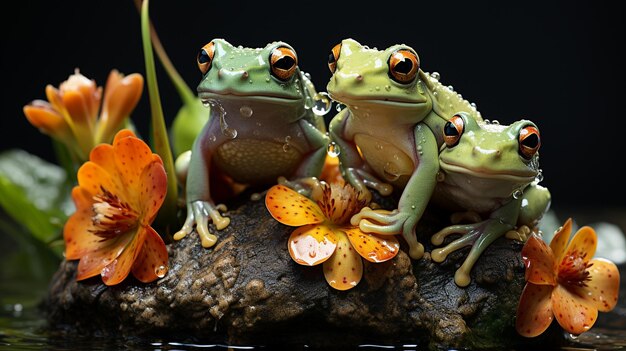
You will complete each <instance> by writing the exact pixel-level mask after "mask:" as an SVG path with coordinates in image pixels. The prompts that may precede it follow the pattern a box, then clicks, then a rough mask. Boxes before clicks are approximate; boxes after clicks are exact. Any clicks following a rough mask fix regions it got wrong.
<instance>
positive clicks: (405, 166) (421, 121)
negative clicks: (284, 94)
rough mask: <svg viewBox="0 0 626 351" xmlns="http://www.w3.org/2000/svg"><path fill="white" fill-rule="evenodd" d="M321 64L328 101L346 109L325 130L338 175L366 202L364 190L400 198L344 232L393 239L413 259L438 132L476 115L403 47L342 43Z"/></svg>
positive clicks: (418, 250) (432, 180)
mask: <svg viewBox="0 0 626 351" xmlns="http://www.w3.org/2000/svg"><path fill="white" fill-rule="evenodd" d="M328 63H329V68H330V70H331V72H332V73H333V75H332V77H331V79H330V81H329V83H328V85H327V90H328V93H329V94H330V96H331V97H332V98H333V100H335V101H338V102H340V103H342V104H344V105H346V106H347V108H345V109H343V110H342V111H340V112H339V113H338V114H337V115H336V116H335V117H334V118H333V119H332V121H331V122H330V125H329V132H330V136H331V140H332V142H334V143H335V145H336V146H337V147H338V150H339V161H340V168H341V172H342V175H343V176H344V177H345V178H346V179H347V181H348V182H349V183H350V184H352V185H353V186H354V187H355V188H357V190H359V191H361V193H362V194H363V196H365V197H366V198H371V193H370V191H369V190H368V188H374V189H376V190H377V191H378V192H379V193H381V194H382V195H389V194H390V193H391V192H392V191H393V190H394V189H397V190H396V191H401V192H402V194H401V196H400V200H399V203H398V208H397V210H396V211H383V210H373V209H370V208H364V209H363V210H362V212H361V213H359V214H357V215H356V216H354V217H353V221H352V224H353V225H359V227H360V228H361V230H363V231H365V232H371V233H378V234H388V235H394V234H400V233H401V234H402V235H403V237H404V239H405V240H406V242H407V243H408V245H409V254H410V256H411V257H412V258H415V259H418V258H420V257H422V255H423V253H424V247H423V245H422V244H421V243H419V242H418V241H417V238H416V235H415V226H416V224H417V222H418V221H419V219H420V218H421V216H422V214H423V211H424V209H425V208H426V205H427V204H428V202H429V201H430V198H431V195H432V193H433V190H434V188H435V184H436V176H437V172H438V171H439V160H438V155H439V146H440V145H442V144H443V143H444V140H443V136H442V134H441V130H442V129H443V126H444V124H445V123H446V122H447V120H448V119H449V118H450V117H451V116H453V115H454V114H455V113H456V112H459V111H464V112H467V113H468V114H469V115H471V116H472V118H474V119H476V120H482V118H481V116H480V113H479V112H478V111H477V110H476V108H475V106H473V105H472V104H470V103H469V102H468V101H467V100H464V99H463V98H462V97H461V95H459V94H458V93H456V92H454V91H453V90H452V89H450V88H448V87H445V86H443V85H442V84H441V83H440V82H439V81H438V79H439V77H438V75H437V74H427V73H425V72H423V71H422V70H421V69H420V67H419V66H420V61H419V57H418V55H417V53H416V52H415V50H413V48H411V47H409V46H407V45H403V44H399V45H393V46H390V47H389V48H387V49H385V50H377V49H373V48H369V47H367V46H363V45H361V44H360V43H359V42H357V41H355V40H353V39H344V40H343V41H342V42H341V43H340V44H337V45H336V46H335V47H334V48H333V49H332V51H331V54H330V56H329V62H328Z"/></svg>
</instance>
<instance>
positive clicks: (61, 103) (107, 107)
mask: <svg viewBox="0 0 626 351" xmlns="http://www.w3.org/2000/svg"><path fill="white" fill-rule="evenodd" d="M142 91H143V77H142V76H141V75H140V74H139V73H133V74H130V75H128V76H124V75H122V74H121V73H119V72H118V71H116V70H112V71H111V73H110V74H109V78H108V80H107V83H106V88H105V91H104V99H102V87H97V86H96V83H95V81H94V80H90V79H88V78H87V77H85V76H83V75H82V74H81V73H80V72H79V71H78V69H77V70H76V71H75V72H74V74H72V75H70V76H69V78H68V79H67V80H66V81H64V82H62V83H61V84H60V85H59V88H58V89H57V88H55V87H53V86H52V85H50V84H49V85H47V86H46V96H47V98H48V101H43V100H34V101H32V102H31V103H30V104H28V105H26V106H24V109H23V110H24V114H25V115H26V118H27V119H28V121H29V122H30V123H31V124H32V125H33V126H35V127H37V128H39V130H40V131H41V132H42V133H44V134H47V135H49V136H51V137H53V138H55V139H57V140H59V141H61V142H63V143H64V144H66V145H67V147H68V148H69V149H70V150H71V151H72V152H73V153H74V154H75V155H76V156H77V157H78V158H79V160H85V159H86V158H87V155H89V152H90V151H91V149H92V148H93V147H94V146H96V145H98V144H100V143H109V142H110V141H111V139H112V138H113V135H114V134H115V132H117V131H118V130H120V129H121V128H122V127H123V124H124V123H123V122H124V121H125V120H126V119H127V118H128V115H129V114H130V112H131V111H132V110H133V109H134V108H135V106H136V105H137V103H138V102H139V98H140V97H141V93H142ZM101 100H102V106H100V102H101ZM100 108H101V110H100V114H99V115H98V110H99V109H100Z"/></svg>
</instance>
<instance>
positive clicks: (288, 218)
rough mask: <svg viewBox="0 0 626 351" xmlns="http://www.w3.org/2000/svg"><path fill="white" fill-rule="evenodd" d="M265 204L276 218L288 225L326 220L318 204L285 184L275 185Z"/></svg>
mask: <svg viewBox="0 0 626 351" xmlns="http://www.w3.org/2000/svg"><path fill="white" fill-rule="evenodd" d="M265 205H266V207H267V210H268V211H269V212H270V214H271V215H272V216H273V217H274V219H276V220H278V221H279V222H281V223H283V224H286V225H290V226H302V225H306V224H313V223H321V222H323V221H324V215H323V214H322V211H321V210H320V208H319V207H318V206H317V204H315V203H314V202H313V201H311V200H310V199H308V198H307V197H305V196H303V195H301V194H299V193H297V192H296V191H294V190H291V189H289V188H287V187H285V186H283V185H275V186H273V187H272V188H270V189H269V190H268V192H267V194H266V196H265ZM300 208H306V209H307V210H305V211H302V210H299V209H300Z"/></svg>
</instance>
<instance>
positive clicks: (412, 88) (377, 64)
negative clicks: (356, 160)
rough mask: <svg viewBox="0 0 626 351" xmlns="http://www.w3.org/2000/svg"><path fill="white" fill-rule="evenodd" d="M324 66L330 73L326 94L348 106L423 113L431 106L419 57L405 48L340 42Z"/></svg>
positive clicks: (354, 41)
mask: <svg viewBox="0 0 626 351" xmlns="http://www.w3.org/2000/svg"><path fill="white" fill-rule="evenodd" d="M328 67H329V68H330V71H331V72H332V73H333V75H332V77H331V79H330V81H329V83H328V86H327V90H328V93H329V94H330V96H331V97H332V98H333V99H334V100H337V101H339V102H341V103H344V104H346V105H348V106H361V105H372V104H376V105H385V106H386V107H387V108H393V107H397V108H405V109H417V110H420V111H421V110H424V111H426V110H430V106H431V105H432V102H431V101H430V98H429V95H428V94H427V93H426V92H425V88H424V83H423V82H422V81H421V80H422V79H421V76H422V75H423V74H424V73H423V72H422V71H421V70H420V68H419V67H420V60H419V56H418V55H417V53H416V52H415V50H413V48H411V47H409V46H407V45H393V46H391V47H389V48H387V49H385V50H377V49H371V48H369V47H367V46H363V45H361V44H359V43H358V42H357V41H356V40H353V39H344V40H343V41H342V42H341V43H339V44H337V45H335V47H333V49H332V50H331V53H330V55H329V57H328ZM420 115H421V114H420Z"/></svg>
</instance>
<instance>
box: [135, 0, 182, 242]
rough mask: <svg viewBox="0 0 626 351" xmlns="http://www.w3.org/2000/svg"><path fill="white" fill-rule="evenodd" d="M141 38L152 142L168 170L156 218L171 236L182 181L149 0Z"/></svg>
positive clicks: (144, 9)
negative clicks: (165, 111) (167, 122)
mask: <svg viewBox="0 0 626 351" xmlns="http://www.w3.org/2000/svg"><path fill="white" fill-rule="evenodd" d="M141 38H142V42H143V53H144V59H145V65H146V80H147V85H148V93H149V97H150V110H151V112H152V119H151V124H152V128H151V130H152V143H153V147H154V149H155V151H156V153H157V154H159V155H160V156H161V159H162V160H163V166H164V167H165V172H166V173H167V176H168V177H167V195H166V197H165V200H164V202H163V205H162V207H161V209H160V210H159V214H158V216H157V218H156V222H157V225H161V226H162V227H163V228H165V230H166V235H167V236H168V237H169V236H170V232H171V231H170V228H169V226H170V225H172V224H174V225H175V224H177V220H176V219H177V217H176V212H177V208H178V205H177V202H178V184H177V183H176V172H175V169H174V161H173V156H172V150H171V149H170V144H169V139H168V134H167V129H166V127H165V118H164V117H163V109H162V107H161V97H160V96H159V86H158V84H157V78H156V69H155V64H154V55H153V52H152V43H151V42H150V18H149V15H148V0H144V2H143V4H142V8H141Z"/></svg>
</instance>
